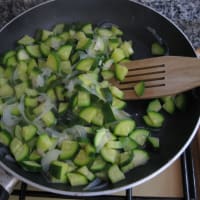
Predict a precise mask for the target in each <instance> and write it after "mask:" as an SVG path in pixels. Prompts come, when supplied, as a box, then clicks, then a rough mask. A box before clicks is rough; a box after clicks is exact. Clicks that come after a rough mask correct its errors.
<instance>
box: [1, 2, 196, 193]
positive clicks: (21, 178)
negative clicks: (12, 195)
mask: <svg viewBox="0 0 200 200" xmlns="http://www.w3.org/2000/svg"><path fill="white" fill-rule="evenodd" d="M55 1H56V0H47V1H45V2H42V3H39V4H37V5H35V6H33V7H31V8H29V9H27V10H25V11H24V12H22V13H20V14H19V15H17V16H16V17H14V18H13V19H11V20H10V21H9V22H8V23H6V24H5V25H4V26H3V27H2V28H1V29H0V32H2V31H3V30H4V29H5V28H6V27H7V26H9V25H10V24H11V23H13V22H14V21H15V20H17V19H18V18H20V17H21V16H23V15H25V14H26V13H28V12H30V11H32V10H34V9H36V8H38V7H40V6H43V5H46V4H49V3H52V2H55ZM127 1H130V2H132V3H135V4H138V5H140V6H142V7H146V8H148V9H149V10H152V11H153V12H154V13H157V14H158V15H160V16H161V17H163V18H165V19H166V20H167V21H169V22H170V23H171V24H172V25H173V26H174V27H175V28H176V29H177V30H178V31H179V32H180V33H181V34H182V35H183V36H184V38H185V39H186V41H187V42H188V43H189V45H190V46H191V48H192V50H193V52H194V54H195V55H196V56H197V54H196V52H195V49H194V47H193V45H192V43H191V41H190V40H189V38H188V36H187V35H186V34H185V33H184V32H183V31H182V30H181V29H180V28H179V27H178V26H177V25H176V24H175V23H174V22H173V21H172V20H171V19H169V18H168V17H166V16H165V15H163V14H162V13H160V12H158V11H156V10H155V9H154V8H152V7H150V6H147V5H144V4H142V3H140V2H136V1H135V0H127ZM199 127H200V116H199V118H198V120H197V122H196V125H195V127H194V129H193V132H192V134H191V135H190V137H189V138H188V140H187V142H186V143H185V144H184V145H183V146H182V148H181V149H180V150H179V151H178V153H177V154H176V155H175V156H174V157H172V158H171V159H170V160H169V161H168V162H167V163H166V164H164V165H163V166H162V167H160V168H159V169H158V170H156V171H155V172H153V173H152V174H150V175H148V176H146V177H144V178H142V179H140V180H138V181H136V182H133V183H130V184H127V185H124V186H121V187H117V188H115V189H107V190H104V189H103V190H99V191H94V192H92V191H88V192H86V191H83V192H70V191H64V190H59V189H54V188H49V187H47V186H44V185H41V184H38V183H35V182H32V181H30V180H29V179H27V178H24V177H23V176H21V175H19V174H17V173H16V172H14V171H13V170H12V169H10V168H9V167H7V166H6V165H5V164H4V163H3V162H1V161H0V166H1V167H2V168H3V169H4V170H5V171H7V172H8V173H10V174H11V175H13V176H14V177H16V178H17V179H18V180H20V181H22V182H25V183H27V184H28V185H31V186H33V187H35V188H38V189H40V190H44V191H48V192H51V193H56V194H61V195H68V196H77V197H80V196H100V195H108V194H111V193H116V192H120V191H124V190H127V189H130V188H134V187H136V186H138V185H141V184H142V183H144V182H147V181H148V180H150V179H152V178H154V177H156V176H157V175H159V174H160V173H162V172H163V171H165V170H166V169H167V168H168V167H169V166H171V165H172V164H173V163H174V162H175V161H176V160H177V159H178V158H179V157H180V156H181V154H182V153H183V152H184V151H185V150H186V148H187V147H188V146H189V145H190V143H191V142H192V140H193V139H194V137H195V135H196V133H197V131H198V128H199Z"/></svg>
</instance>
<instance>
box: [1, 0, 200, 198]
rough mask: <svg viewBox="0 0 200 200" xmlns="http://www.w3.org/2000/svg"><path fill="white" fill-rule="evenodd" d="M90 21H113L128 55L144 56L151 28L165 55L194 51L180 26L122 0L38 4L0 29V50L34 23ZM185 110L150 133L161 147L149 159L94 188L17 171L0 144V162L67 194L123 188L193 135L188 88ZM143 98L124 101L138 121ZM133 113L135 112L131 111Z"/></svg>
mask: <svg viewBox="0 0 200 200" xmlns="http://www.w3.org/2000/svg"><path fill="white" fill-rule="evenodd" d="M77 21H78V22H79V21H80V22H92V23H94V24H97V25H101V24H105V23H106V24H109V23H113V24H116V25H118V26H119V27H120V28H121V29H122V30H123V31H124V33H125V39H129V40H132V41H133V45H134V49H135V54H134V56H133V59H136V58H142V57H150V56H151V54H150V46H151V44H152V42H153V41H155V40H156V38H155V34H152V33H151V32H150V31H149V27H150V29H151V28H153V29H155V30H156V32H157V34H158V35H159V36H160V37H161V38H162V39H163V42H164V43H165V44H166V45H167V47H168V49H169V54H170V55H180V56H195V53H194V50H193V48H192V46H191V44H190V43H189V41H188V40H187V39H186V37H185V36H184V35H183V33H181V31H180V30H179V29H178V28H177V27H176V26H175V25H174V24H172V22H170V21H169V20H168V19H166V18H164V17H163V16H161V15H159V14H158V13H156V12H155V11H153V10H151V9H149V8H147V7H144V6H142V5H140V4H137V3H133V2H130V1H128V0H84V1H83V0H73V1H66V0H57V1H50V2H48V3H45V4H43V5H40V6H38V7H36V8H34V9H31V10H29V11H28V12H26V13H24V14H22V15H21V16H20V17H17V18H16V19H15V20H14V21H12V22H11V23H9V24H8V25H7V26H5V27H4V28H3V29H2V31H1V32H0V44H1V45H0V46H1V48H0V53H3V52H4V51H6V50H8V49H11V48H13V47H14V45H15V41H16V40H17V39H18V38H20V37H22V36H23V35H24V34H30V35H33V34H34V32H35V30H36V29H37V28H47V29H48V28H51V27H52V26H53V25H54V24H56V23H61V22H65V23H71V22H77ZM187 98H188V106H187V109H186V111H185V112H178V111H177V112H176V113H175V114H174V115H172V116H169V115H166V121H165V124H164V126H163V128H162V129H161V130H160V131H159V132H157V133H156V131H155V130H153V132H155V134H157V135H158V136H159V137H160V141H161V148H160V150H159V151H158V152H154V153H152V154H151V159H150V161H149V162H148V163H147V164H146V165H144V166H141V167H138V168H136V169H134V170H132V171H131V172H129V173H128V174H127V176H126V179H125V180H124V181H121V182H119V183H117V184H110V185H108V186H106V187H105V188H102V189H100V190H97V191H89V192H88V191H83V190H82V188H81V187H70V186H67V185H64V184H53V183H49V182H48V181H47V180H46V178H45V177H44V176H43V175H41V174H33V173H29V172H26V171H23V170H22V169H21V167H19V166H18V165H17V164H15V163H13V162H11V161H9V160H7V159H6V158H5V152H6V149H5V148H4V147H2V146H0V160H1V162H0V165H1V166H2V167H3V168H4V169H5V170H6V171H8V172H9V173H11V174H12V175H14V176H15V177H17V178H18V179H20V180H22V181H24V182H26V183H28V184H30V185H33V186H36V187H38V188H40V189H43V190H46V191H50V192H55V193H60V194H65V195H73V196H76V195H77V196H84V195H85V196H86V195H88V196H90V195H102V194H108V193H111V192H117V191H120V190H124V189H127V188H130V187H133V186H136V185H139V184H140V183H143V182H145V181H146V180H148V179H150V178H152V177H154V176H155V175H157V174H159V173H160V172H161V171H163V170H164V169H166V168H167V167H168V166H169V165H170V164H172V163H173V162H174V161H175V160H176V159H177V158H178V157H179V156H180V154H181V153H182V152H183V151H184V150H185V149H186V147H187V146H188V145H189V144H190V142H191V140H192V139H193V137H194V135H195V133H196V131H197V128H198V125H199V124H200V120H199V115H200V104H199V102H198V99H197V98H196V97H195V96H194V95H193V92H188V93H187ZM147 103H148V101H132V102H128V108H127V109H128V111H129V112H130V113H132V114H133V117H134V118H135V119H136V120H137V123H138V124H142V120H141V116H142V115H143V114H144V113H145V109H146V105H147ZM135 113H137V115H135Z"/></svg>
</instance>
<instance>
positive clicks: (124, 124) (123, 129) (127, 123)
mask: <svg viewBox="0 0 200 200" xmlns="http://www.w3.org/2000/svg"><path fill="white" fill-rule="evenodd" d="M135 126H136V123H135V121H134V120H132V119H124V120H121V121H120V122H119V123H117V125H116V126H115V128H114V134H115V135H117V136H128V135H129V133H130V132H131V131H132V130H133V129H134V128H135Z"/></svg>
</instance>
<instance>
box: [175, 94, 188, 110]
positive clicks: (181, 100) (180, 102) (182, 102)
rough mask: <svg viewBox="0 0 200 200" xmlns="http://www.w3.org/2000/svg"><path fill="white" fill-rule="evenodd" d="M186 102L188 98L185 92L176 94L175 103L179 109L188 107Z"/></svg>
mask: <svg viewBox="0 0 200 200" xmlns="http://www.w3.org/2000/svg"><path fill="white" fill-rule="evenodd" d="M186 102H187V99H186V96H185V94H178V95H176V96H175V105H176V107H177V108H178V109H179V110H181V111H183V110H185V109H186V104H187V103H186Z"/></svg>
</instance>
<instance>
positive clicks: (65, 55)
mask: <svg viewBox="0 0 200 200" xmlns="http://www.w3.org/2000/svg"><path fill="white" fill-rule="evenodd" d="M71 52H72V46H71V45H65V46H62V47H60V48H59V49H58V52H57V53H58V55H59V56H60V59H61V60H64V61H66V60H68V59H69V57H70V55H71Z"/></svg>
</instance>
